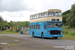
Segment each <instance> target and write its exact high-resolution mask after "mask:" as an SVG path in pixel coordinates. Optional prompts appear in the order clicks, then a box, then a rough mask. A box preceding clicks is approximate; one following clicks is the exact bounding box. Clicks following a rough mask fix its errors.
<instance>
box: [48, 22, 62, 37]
mask: <svg viewBox="0 0 75 50" xmlns="http://www.w3.org/2000/svg"><path fill="white" fill-rule="evenodd" d="M47 31H48V37H53V38H58V37H62V36H63V35H62V22H47Z"/></svg>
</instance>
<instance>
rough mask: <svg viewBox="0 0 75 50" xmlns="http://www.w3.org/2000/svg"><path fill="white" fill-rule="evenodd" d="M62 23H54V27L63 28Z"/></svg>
mask: <svg viewBox="0 0 75 50" xmlns="http://www.w3.org/2000/svg"><path fill="white" fill-rule="evenodd" d="M62 25H63V24H62V23H54V27H62Z"/></svg>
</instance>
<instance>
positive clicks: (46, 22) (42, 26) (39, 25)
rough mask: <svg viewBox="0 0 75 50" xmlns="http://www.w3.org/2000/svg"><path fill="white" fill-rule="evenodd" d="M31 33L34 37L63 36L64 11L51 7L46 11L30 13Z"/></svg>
mask: <svg viewBox="0 0 75 50" xmlns="http://www.w3.org/2000/svg"><path fill="white" fill-rule="evenodd" d="M29 34H30V35H32V36H33V37H35V36H36V37H42V38H45V37H53V38H55V39H57V38H58V37H63V34H62V11H61V10H59V9H49V10H47V11H44V12H40V13H36V14H33V15H30V24H29Z"/></svg>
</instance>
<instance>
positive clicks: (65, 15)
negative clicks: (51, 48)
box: [62, 10, 70, 25]
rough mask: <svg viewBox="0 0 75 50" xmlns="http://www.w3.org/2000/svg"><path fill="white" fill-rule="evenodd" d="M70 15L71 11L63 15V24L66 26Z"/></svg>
mask: <svg viewBox="0 0 75 50" xmlns="http://www.w3.org/2000/svg"><path fill="white" fill-rule="evenodd" d="M69 13H70V10H67V11H65V12H63V13H62V18H63V23H64V24H65V25H68V24H67V21H66V19H67V18H68V15H69Z"/></svg>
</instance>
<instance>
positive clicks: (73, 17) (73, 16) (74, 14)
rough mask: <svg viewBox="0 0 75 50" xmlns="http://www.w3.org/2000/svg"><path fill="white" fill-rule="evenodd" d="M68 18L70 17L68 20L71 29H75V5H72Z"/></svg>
mask: <svg viewBox="0 0 75 50" xmlns="http://www.w3.org/2000/svg"><path fill="white" fill-rule="evenodd" d="M68 16H69V17H68V18H67V23H68V26H69V27H71V28H73V27H75V4H73V5H72V8H71V10H70V13H69V15H68Z"/></svg>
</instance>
